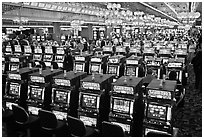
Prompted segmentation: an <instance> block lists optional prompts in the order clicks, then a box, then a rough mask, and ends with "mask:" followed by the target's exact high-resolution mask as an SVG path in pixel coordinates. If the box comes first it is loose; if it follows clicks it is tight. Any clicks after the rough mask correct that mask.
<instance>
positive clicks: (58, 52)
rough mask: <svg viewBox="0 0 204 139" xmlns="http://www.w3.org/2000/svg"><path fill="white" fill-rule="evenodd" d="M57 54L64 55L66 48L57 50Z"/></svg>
mask: <svg viewBox="0 0 204 139" xmlns="http://www.w3.org/2000/svg"><path fill="white" fill-rule="evenodd" d="M56 53H57V54H59V55H63V54H64V48H57V52H56Z"/></svg>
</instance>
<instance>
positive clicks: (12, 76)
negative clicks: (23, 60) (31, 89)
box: [8, 73, 21, 80]
mask: <svg viewBox="0 0 204 139" xmlns="http://www.w3.org/2000/svg"><path fill="white" fill-rule="evenodd" d="M8 77H9V79H11V80H12V79H13V80H21V75H20V74H12V73H9V75H8Z"/></svg>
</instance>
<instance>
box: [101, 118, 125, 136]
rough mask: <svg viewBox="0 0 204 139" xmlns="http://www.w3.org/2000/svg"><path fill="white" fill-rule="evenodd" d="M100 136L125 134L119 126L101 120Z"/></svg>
mask: <svg viewBox="0 0 204 139" xmlns="http://www.w3.org/2000/svg"><path fill="white" fill-rule="evenodd" d="M102 136H103V137H124V136H125V134H124V131H123V129H122V127H121V126H119V125H116V124H112V123H110V122H106V121H103V122H102Z"/></svg>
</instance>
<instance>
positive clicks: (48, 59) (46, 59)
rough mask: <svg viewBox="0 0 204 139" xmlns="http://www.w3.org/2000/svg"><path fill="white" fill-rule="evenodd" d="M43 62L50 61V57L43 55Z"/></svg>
mask: <svg viewBox="0 0 204 139" xmlns="http://www.w3.org/2000/svg"><path fill="white" fill-rule="evenodd" d="M43 60H44V61H52V55H44V58H43Z"/></svg>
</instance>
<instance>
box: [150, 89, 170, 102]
mask: <svg viewBox="0 0 204 139" xmlns="http://www.w3.org/2000/svg"><path fill="white" fill-rule="evenodd" d="M148 96H149V97H152V98H161V99H169V100H171V98H172V96H171V92H168V91H161V90H149V91H148Z"/></svg>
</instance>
